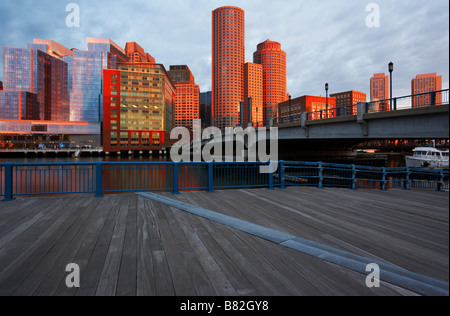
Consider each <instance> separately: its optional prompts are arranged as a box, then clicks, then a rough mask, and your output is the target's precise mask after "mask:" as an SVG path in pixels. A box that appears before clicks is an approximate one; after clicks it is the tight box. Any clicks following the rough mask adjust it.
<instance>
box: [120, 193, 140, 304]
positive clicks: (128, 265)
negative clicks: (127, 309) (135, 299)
mask: <svg viewBox="0 0 450 316" xmlns="http://www.w3.org/2000/svg"><path fill="white" fill-rule="evenodd" d="M137 203H138V196H137V195H132V196H131V200H130V203H129V209H128V217H127V222H126V233H125V240H124V246H123V253H122V259H121V264H120V271H119V276H118V283H117V291H116V295H117V296H136V291H137Z"/></svg>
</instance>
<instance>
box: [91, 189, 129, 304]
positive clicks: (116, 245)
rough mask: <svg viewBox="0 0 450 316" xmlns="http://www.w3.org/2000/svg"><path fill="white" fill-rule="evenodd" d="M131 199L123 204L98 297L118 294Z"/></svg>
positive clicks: (125, 198) (98, 289) (123, 201)
mask: <svg viewBox="0 0 450 316" xmlns="http://www.w3.org/2000/svg"><path fill="white" fill-rule="evenodd" d="M130 199H131V196H130V195H126V196H124V198H123V200H122V202H121V206H120V209H119V214H118V217H117V220H116V222H115V227H114V231H113V234H112V237H111V241H110V244H109V249H108V254H107V256H106V260H105V264H104V266H103V271H102V273H101V277H100V281H99V284H98V286H97V291H96V293H95V295H96V296H114V295H115V294H116V289H117V282H118V276H119V271H120V263H121V261H122V253H123V245H124V242H125V232H126V223H127V217H128V207H129V203H130Z"/></svg>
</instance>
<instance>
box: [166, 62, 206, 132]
mask: <svg viewBox="0 0 450 316" xmlns="http://www.w3.org/2000/svg"><path fill="white" fill-rule="evenodd" d="M168 74H169V76H170V79H171V80H172V82H173V83H174V84H175V88H176V91H177V92H176V98H175V127H186V128H187V129H189V130H190V131H192V130H193V127H194V126H193V125H192V124H193V120H196V119H200V100H199V98H200V87H199V85H197V84H196V83H195V78H194V75H193V74H192V72H191V70H190V69H189V67H188V66H186V65H176V66H170V70H169V71H168Z"/></svg>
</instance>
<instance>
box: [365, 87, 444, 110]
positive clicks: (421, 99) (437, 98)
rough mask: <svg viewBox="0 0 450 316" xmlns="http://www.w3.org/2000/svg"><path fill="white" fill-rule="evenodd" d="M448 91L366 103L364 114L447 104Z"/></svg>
mask: <svg viewBox="0 0 450 316" xmlns="http://www.w3.org/2000/svg"><path fill="white" fill-rule="evenodd" d="M448 93H449V89H446V90H439V91H432V92H426V93H419V94H413V95H408V96H402V97H396V98H393V99H392V101H391V99H386V100H378V101H371V102H367V103H366V113H371V112H384V111H396V110H405V109H412V108H420V107H429V106H436V105H443V104H448V101H449V97H448Z"/></svg>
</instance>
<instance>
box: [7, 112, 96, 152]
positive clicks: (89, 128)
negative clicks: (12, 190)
mask: <svg viewBox="0 0 450 316" xmlns="http://www.w3.org/2000/svg"><path fill="white" fill-rule="evenodd" d="M100 131H101V127H100V123H99V122H54V121H42V120H28V119H27V120H5V119H0V149H1V148H4V147H5V146H7V147H11V148H18V149H24V148H26V149H38V148H48V149H60V148H77V147H78V148H82V147H89V148H98V147H100V146H101V137H100V135H101V133H100Z"/></svg>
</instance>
